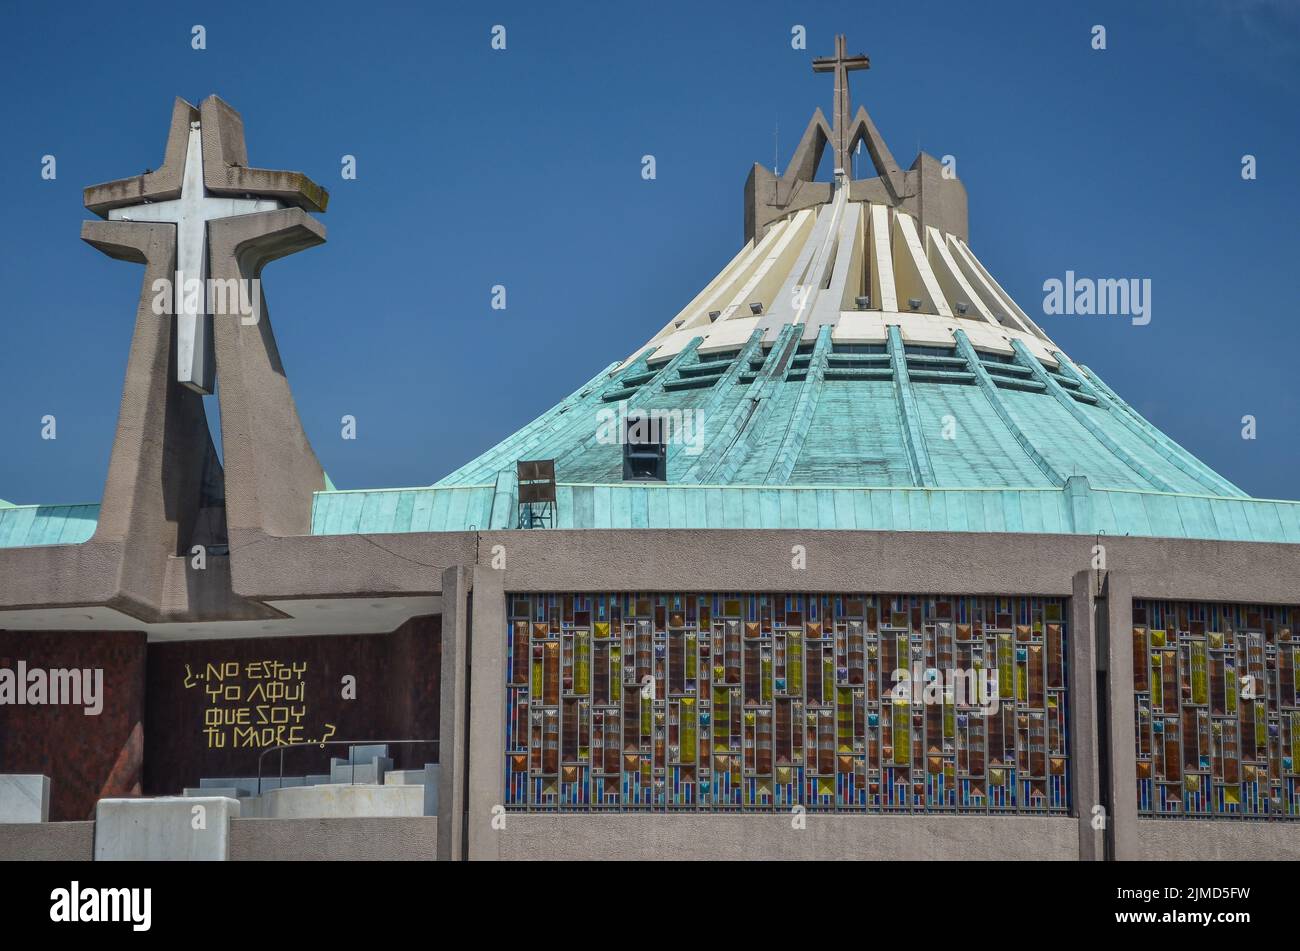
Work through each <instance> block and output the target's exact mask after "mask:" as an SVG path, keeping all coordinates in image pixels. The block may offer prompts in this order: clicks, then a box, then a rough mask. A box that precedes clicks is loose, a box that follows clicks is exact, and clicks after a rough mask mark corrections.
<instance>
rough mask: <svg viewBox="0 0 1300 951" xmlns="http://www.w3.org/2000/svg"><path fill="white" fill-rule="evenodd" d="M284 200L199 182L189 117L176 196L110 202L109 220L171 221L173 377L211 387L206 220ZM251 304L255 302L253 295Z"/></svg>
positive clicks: (198, 149)
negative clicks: (226, 192)
mask: <svg viewBox="0 0 1300 951" xmlns="http://www.w3.org/2000/svg"><path fill="white" fill-rule="evenodd" d="M283 207H284V206H283V205H282V204H281V203H280V202H278V201H276V200H274V199H269V198H225V197H222V196H217V195H210V194H209V193H208V191H207V189H206V188H205V187H204V186H203V141H202V134H201V132H200V129H199V123H197V122H191V123H190V137H189V144H188V146H187V147H186V151H185V175H184V177H183V179H182V181H181V197H180V198H175V199H172V200H171V201H156V202H146V203H145V204H143V205H132V206H130V207H127V208H114V209H113V210H111V211H110V212H109V213H108V217H109V219H110V220H120V221H167V222H171V223H173V224H175V225H176V275H175V281H174V286H173V292H174V294H175V314H176V379H177V382H179V383H180V384H181V385H183V386H187V387H189V388H190V389H191V390H195V391H196V392H198V393H202V394H204V395H207V394H210V393H212V391H213V386H214V384H215V382H216V364H215V362H214V361H213V358H212V349H213V343H212V310H211V299H210V295H209V294H208V222H209V221H213V220H215V219H217V218H233V217H236V216H238V215H251V214H254V213H256V212H259V211H275V210H276V209H277V208H283ZM194 280H198V281H200V282H201V284H200V285H199V286H200V287H201V288H202V291H201V292H199V293H197V294H196V293H187V292H186V283H187V282H192V281H194ZM253 306H255V307H256V306H259V303H258V302H257V301H254V305H253Z"/></svg>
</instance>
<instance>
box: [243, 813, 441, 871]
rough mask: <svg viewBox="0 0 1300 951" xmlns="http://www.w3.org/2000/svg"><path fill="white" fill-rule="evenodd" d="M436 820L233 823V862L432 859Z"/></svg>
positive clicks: (419, 818) (417, 818) (426, 818)
mask: <svg viewBox="0 0 1300 951" xmlns="http://www.w3.org/2000/svg"><path fill="white" fill-rule="evenodd" d="M437 855H438V819H437V817H435V816H419V817H410V818H367V819H234V820H232V821H231V823H230V858H231V860H232V861H259V862H276V861H280V862H322V861H349V860H352V861H406V862H410V861H431V860H433V859H435V858H437Z"/></svg>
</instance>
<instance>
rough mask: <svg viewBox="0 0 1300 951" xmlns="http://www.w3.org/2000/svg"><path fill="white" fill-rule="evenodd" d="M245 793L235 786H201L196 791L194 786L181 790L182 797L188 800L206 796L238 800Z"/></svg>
mask: <svg viewBox="0 0 1300 951" xmlns="http://www.w3.org/2000/svg"><path fill="white" fill-rule="evenodd" d="M242 795H245V793H244V792H243V791H242V790H240V789H238V788H237V787H235V786H201V787H199V788H198V789H195V788H194V787H193V786H187V787H186V788H185V789H183V790H181V796H183V797H184V798H186V799H195V798H203V797H204V796H221V797H223V798H225V799H238V798H240V796H242Z"/></svg>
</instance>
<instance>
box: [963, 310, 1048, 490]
mask: <svg viewBox="0 0 1300 951" xmlns="http://www.w3.org/2000/svg"><path fill="white" fill-rule="evenodd" d="M953 336H954V337H955V338H956V339H957V350H958V351H959V352H960V353H961V355H962V356H963V357H965V358H966V362H967V364H969V365H970V368H971V372H973V373H974V374H975V381H976V383H977V384H978V385H979V388H980V389H981V390H983V391H984V396H985V397H986V398H987V399H988V401H989V403H990V404H991V405H992V406H993V411H994V412H995V413H997V414H998V418H999V419H1001V420H1002V423H1003V425H1004V426H1006V427H1007V429H1008V430H1009V431H1010V433H1011V435H1012V436H1014V437H1015V440H1016V442H1018V443H1020V447H1021V448H1022V449H1024V450H1025V453H1026V454H1027V455H1028V456H1029V458H1030V459H1032V460H1034V463H1035V464H1036V465H1037V466H1038V468H1039V469H1041V470H1043V475H1045V476H1047V478H1048V481H1050V482H1051V483H1052V484H1053V485H1057V486H1062V485H1065V477H1064V476H1062V475H1061V473H1059V472H1057V471H1056V469H1054V468H1053V467H1052V464H1051V463H1050V462H1048V461H1047V460H1046V459H1045V458H1044V457H1043V455H1042V453H1040V452H1039V451H1038V450H1037V449H1035V448H1034V444H1033V443H1032V442H1031V441H1030V439H1029V437H1028V436H1027V435H1025V431H1024V430H1023V429H1021V428H1020V426H1019V425H1017V423H1016V421H1015V420H1014V419H1013V418H1012V417H1011V411H1010V410H1008V409H1007V406H1006V404H1005V403H1004V402H1003V401H1002V396H1001V395H1000V394H999V393H998V385H997V384H996V383H994V382H993V378H992V377H991V376H989V371H988V370H986V369H984V363H983V361H981V360H980V358H979V354H978V353H976V352H975V348H974V347H973V346H971V342H970V338H969V337H967V336H966V331H964V330H960V329H958V330H954V331H953Z"/></svg>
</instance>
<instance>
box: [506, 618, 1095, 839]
mask: <svg viewBox="0 0 1300 951" xmlns="http://www.w3.org/2000/svg"><path fill="white" fill-rule="evenodd" d="M509 601H510V606H511V609H510V617H509V620H508V625H507V627H508V629H507V632H506V636H507V645H508V646H507V663H506V682H507V689H506V697H507V700H506V702H507V710H506V724H507V725H506V762H505V785H506V805H507V807H508V808H511V809H528V810H560V811H587V810H593V811H594V810H621V811H633V810H663V811H672V810H687V811H692V810H693V811H777V810H788V809H790V808H792V807H793V806H795V805H802V806H804V807H805V808H807V809H809V810H821V811H839V812H852V811H858V812H950V813H979V814H986V813H1007V812H1018V813H1042V814H1049V813H1050V814H1065V813H1067V812H1068V810H1069V804H1070V772H1069V756H1068V750H1069V736H1068V723H1067V717H1066V714H1067V702H1066V684H1067V683H1068V679H1067V677H1068V671H1067V658H1068V656H1069V652H1068V649H1067V641H1066V624H1065V618H1066V615H1067V612H1066V611H1065V599H1063V598H1028V597H1003V598H993V597H932V596H925V597H919V596H886V595H770V594H707V595H701V594H608V595H569V594H546V595H514V596H511V597H510V599H509ZM900 670H907V671H909V672H910V674H911V676H910V677H909V678H904V679H903V680H902V685H901V686H900V685H899V680H898V678H897V677H896V675H897V673H898V671H900ZM959 673H960V674H961V675H962V677H964V678H966V679H965V680H964V681H963V680H961V679H960V678H958V677H957V675H958V674H959ZM936 678H937V679H936ZM977 683H979V684H982V685H983V687H984V691H983V693H981V692H979V690H978V689H976V684H977ZM963 684H964V686H963Z"/></svg>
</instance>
